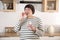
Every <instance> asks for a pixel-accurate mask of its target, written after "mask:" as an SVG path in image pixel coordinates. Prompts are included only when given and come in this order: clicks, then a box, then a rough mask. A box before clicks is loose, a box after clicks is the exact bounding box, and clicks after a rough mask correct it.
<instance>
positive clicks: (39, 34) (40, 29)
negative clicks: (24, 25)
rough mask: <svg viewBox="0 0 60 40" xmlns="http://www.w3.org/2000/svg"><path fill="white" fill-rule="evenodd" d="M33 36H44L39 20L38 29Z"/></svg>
mask: <svg viewBox="0 0 60 40" xmlns="http://www.w3.org/2000/svg"><path fill="white" fill-rule="evenodd" d="M35 34H37V35H38V36H43V35H44V30H43V28H42V23H41V21H40V20H39V21H38V27H37V29H36V32H35Z"/></svg>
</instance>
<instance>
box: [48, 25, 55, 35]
mask: <svg viewBox="0 0 60 40" xmlns="http://www.w3.org/2000/svg"><path fill="white" fill-rule="evenodd" d="M48 33H49V36H54V26H52V25H51V26H49V27H48Z"/></svg>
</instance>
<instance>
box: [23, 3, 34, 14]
mask: <svg viewBox="0 0 60 40" xmlns="http://www.w3.org/2000/svg"><path fill="white" fill-rule="evenodd" d="M25 8H30V9H31V10H32V14H34V12H35V8H34V6H33V5H31V4H28V5H26V6H25ZM25 8H24V9H25Z"/></svg>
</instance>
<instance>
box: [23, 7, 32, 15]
mask: <svg viewBox="0 0 60 40" xmlns="http://www.w3.org/2000/svg"><path fill="white" fill-rule="evenodd" d="M24 12H25V13H26V15H27V16H31V15H32V10H31V9H30V8H25V9H24Z"/></svg>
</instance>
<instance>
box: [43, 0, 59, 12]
mask: <svg viewBox="0 0 60 40" xmlns="http://www.w3.org/2000/svg"><path fill="white" fill-rule="evenodd" d="M58 2H59V1H58V0H43V9H44V11H45V12H54V11H58Z"/></svg>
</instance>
